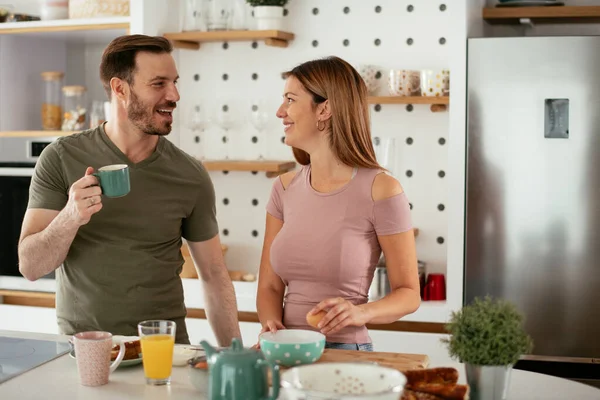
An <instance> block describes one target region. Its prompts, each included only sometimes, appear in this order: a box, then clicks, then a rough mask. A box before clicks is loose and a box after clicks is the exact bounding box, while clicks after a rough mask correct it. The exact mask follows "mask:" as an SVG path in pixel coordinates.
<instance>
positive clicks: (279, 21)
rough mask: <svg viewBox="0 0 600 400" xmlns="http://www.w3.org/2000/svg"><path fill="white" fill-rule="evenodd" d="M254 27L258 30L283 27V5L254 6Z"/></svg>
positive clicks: (280, 28)
mask: <svg viewBox="0 0 600 400" xmlns="http://www.w3.org/2000/svg"><path fill="white" fill-rule="evenodd" d="M254 19H255V20H256V29H258V30H259V31H266V30H273V29H274V30H282V29H283V7H280V6H256V7H254Z"/></svg>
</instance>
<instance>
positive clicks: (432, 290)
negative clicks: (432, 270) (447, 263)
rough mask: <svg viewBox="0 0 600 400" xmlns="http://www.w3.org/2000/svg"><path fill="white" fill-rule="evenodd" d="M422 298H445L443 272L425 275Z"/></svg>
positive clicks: (436, 299)
mask: <svg viewBox="0 0 600 400" xmlns="http://www.w3.org/2000/svg"><path fill="white" fill-rule="evenodd" d="M423 300H431V301H441V300H446V277H445V276H444V274H429V275H428V276H427V284H426V285H425V290H424V293H423Z"/></svg>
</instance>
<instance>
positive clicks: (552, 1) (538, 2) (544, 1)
mask: <svg viewBox="0 0 600 400" xmlns="http://www.w3.org/2000/svg"><path fill="white" fill-rule="evenodd" d="M564 5H565V3H564V1H556V0H523V1H521V0H512V1H508V2H506V3H499V4H496V7H540V6H564Z"/></svg>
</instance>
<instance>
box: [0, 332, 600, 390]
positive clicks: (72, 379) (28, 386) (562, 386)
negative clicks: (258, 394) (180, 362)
mask: <svg viewBox="0 0 600 400" xmlns="http://www.w3.org/2000/svg"><path fill="white" fill-rule="evenodd" d="M0 336H9V337H19V338H28V339H39V340H56V341H62V342H65V341H67V336H59V335H47V334H36V333H23V332H10V331H2V330H0ZM437 366H438V365H430V367H437ZM444 366H453V367H456V368H457V369H458V371H459V374H460V382H461V383H464V378H465V374H464V368H463V366H462V365H461V364H455V365H444ZM187 373H188V371H187V369H186V367H173V374H172V382H171V385H169V386H148V385H146V384H145V380H144V372H143V369H142V367H141V366H134V367H129V368H123V369H117V370H116V371H115V372H114V373H113V374H112V375H111V376H110V381H109V383H108V384H107V385H104V386H100V387H95V388H93V387H85V386H82V385H80V384H79V381H78V376H77V365H76V363H75V360H74V359H72V358H70V357H69V356H68V355H64V356H62V357H59V358H57V359H55V360H53V361H50V362H48V363H46V364H44V365H41V366H39V367H37V368H35V369H33V370H31V371H29V372H26V373H24V374H22V375H19V376H17V377H15V378H12V379H10V380H8V381H6V382H4V383H2V384H0V398H1V399H20V400H29V399H46V398H48V399H69V400H70V399H82V400H108V399H110V400H121V399H122V400H129V399H151V400H154V399H156V400H164V399H177V400H187V399H189V400H198V399H203V398H204V397H202V395H201V394H200V393H199V392H197V391H196V390H195V389H194V387H193V386H192V384H191V383H190V381H189V379H188V375H187ZM281 397H283V396H281ZM281 397H280V398H281ZM537 399H539V400H542V399H543V400H554V399H555V400H565V399H586V400H598V399H600V390H598V389H595V388H593V387H591V386H587V385H584V384H581V383H577V382H573V381H569V380H566V379H561V378H556V377H552V376H548V375H542V374H537V373H533V372H528V371H520V370H514V371H513V372H512V376H511V384H510V390H509V395H508V399H507V400H537Z"/></svg>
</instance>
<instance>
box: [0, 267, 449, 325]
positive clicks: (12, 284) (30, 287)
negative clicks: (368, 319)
mask: <svg viewBox="0 0 600 400" xmlns="http://www.w3.org/2000/svg"><path fill="white" fill-rule="evenodd" d="M182 281H183V292H184V296H185V305H186V307H187V308H202V309H203V308H204V295H203V292H202V284H201V283H200V281H199V280H198V279H182ZM257 284H258V283H257V282H238V281H234V282H233V287H234V288H235V293H236V297H237V305H238V311H245V312H256V290H257ZM0 289H5V290H25V291H33V292H48V293H55V292H56V282H55V281H54V279H38V280H37V281H35V282H30V281H28V280H27V279H25V278H22V277H10V276H0ZM451 311H452V310H451V309H450V307H449V306H448V305H447V304H446V302H444V301H422V302H421V307H419V309H418V310H417V312H415V313H413V314H410V315H407V316H406V317H404V318H402V321H418V322H446V321H448V320H449V318H450V313H451Z"/></svg>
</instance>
